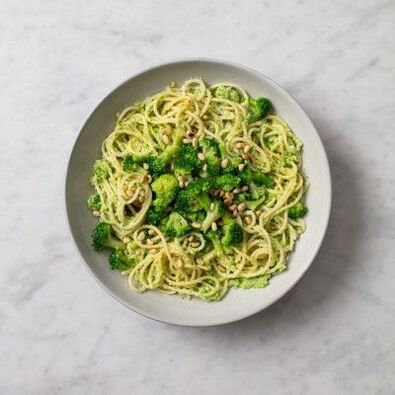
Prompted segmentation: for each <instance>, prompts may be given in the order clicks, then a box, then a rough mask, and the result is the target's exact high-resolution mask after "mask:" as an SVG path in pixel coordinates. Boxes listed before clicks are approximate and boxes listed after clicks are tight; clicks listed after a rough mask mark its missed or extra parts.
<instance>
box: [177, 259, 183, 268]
mask: <svg viewBox="0 0 395 395" xmlns="http://www.w3.org/2000/svg"><path fill="white" fill-rule="evenodd" d="M177 266H178V267H179V268H182V267H183V266H184V262H183V261H182V259H178V260H177Z"/></svg>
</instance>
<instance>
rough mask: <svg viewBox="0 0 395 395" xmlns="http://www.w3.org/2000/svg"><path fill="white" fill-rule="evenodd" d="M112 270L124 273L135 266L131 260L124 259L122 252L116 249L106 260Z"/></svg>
mask: <svg viewBox="0 0 395 395" xmlns="http://www.w3.org/2000/svg"><path fill="white" fill-rule="evenodd" d="M108 262H109V263H110V266H111V269H112V270H119V271H121V272H122V271H124V270H128V269H130V268H132V267H133V266H134V264H135V262H134V261H133V260H130V259H128V258H127V257H126V255H125V254H124V252H123V250H121V249H119V248H117V249H115V250H113V252H112V253H111V254H110V256H109V258H108Z"/></svg>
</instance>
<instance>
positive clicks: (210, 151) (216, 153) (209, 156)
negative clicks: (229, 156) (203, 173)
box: [200, 138, 221, 176]
mask: <svg viewBox="0 0 395 395" xmlns="http://www.w3.org/2000/svg"><path fill="white" fill-rule="evenodd" d="M200 147H201V148H202V153H203V155H204V156H205V162H206V164H207V172H208V174H209V175H212V176H217V175H218V174H219V173H220V171H221V152H220V150H219V146H218V143H217V142H216V141H215V140H212V139H208V138H204V139H202V140H201V141H200Z"/></svg>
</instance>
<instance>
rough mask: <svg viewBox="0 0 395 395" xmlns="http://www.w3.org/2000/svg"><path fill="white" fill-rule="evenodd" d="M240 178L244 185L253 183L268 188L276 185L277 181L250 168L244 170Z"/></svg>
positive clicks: (239, 175)
mask: <svg viewBox="0 0 395 395" xmlns="http://www.w3.org/2000/svg"><path fill="white" fill-rule="evenodd" d="M238 177H240V179H241V182H242V184H247V185H248V184H250V183H251V182H254V183H255V184H257V185H264V186H265V187H268V188H270V187H273V186H274V185H275V181H274V180H273V178H272V177H270V176H268V175H267V174H264V173H258V172H254V171H252V170H251V169H250V167H249V166H246V167H245V168H244V170H243V171H241V172H240V173H239V174H238Z"/></svg>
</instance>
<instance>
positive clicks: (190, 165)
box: [174, 144, 201, 176]
mask: <svg viewBox="0 0 395 395" xmlns="http://www.w3.org/2000/svg"><path fill="white" fill-rule="evenodd" d="M200 167H201V162H200V160H199V158H198V151H197V149H196V148H195V147H193V146H192V144H184V145H182V146H181V147H180V149H179V151H178V154H177V156H176V158H175V160H174V173H175V174H176V175H179V176H184V175H187V174H192V173H193V172H195V171H196V170H198V169H200Z"/></svg>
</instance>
